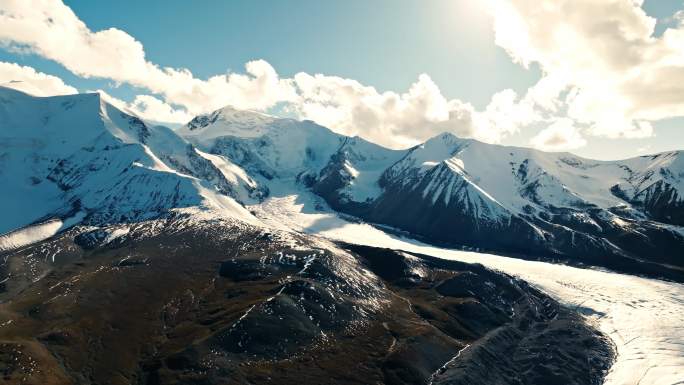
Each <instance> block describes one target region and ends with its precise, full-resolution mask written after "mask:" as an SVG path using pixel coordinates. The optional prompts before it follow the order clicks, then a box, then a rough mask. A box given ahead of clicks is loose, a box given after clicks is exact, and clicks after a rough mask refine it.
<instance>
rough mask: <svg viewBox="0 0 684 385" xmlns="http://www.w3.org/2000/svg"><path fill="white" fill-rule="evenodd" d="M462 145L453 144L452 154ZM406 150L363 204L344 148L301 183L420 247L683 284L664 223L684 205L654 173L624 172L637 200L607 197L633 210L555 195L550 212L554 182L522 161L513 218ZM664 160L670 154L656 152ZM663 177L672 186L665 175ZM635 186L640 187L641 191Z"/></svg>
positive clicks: (572, 162)
mask: <svg viewBox="0 0 684 385" xmlns="http://www.w3.org/2000/svg"><path fill="white" fill-rule="evenodd" d="M444 140H451V139H449V137H446V139H444ZM459 146H461V147H459ZM462 147H463V146H462V145H457V144H454V150H453V151H454V152H458V151H459V150H460V149H461V148H462ZM410 154H411V151H409V152H408V153H407V155H406V156H405V157H404V158H403V159H402V160H400V161H399V162H397V163H395V164H394V165H392V166H391V167H389V168H387V169H386V170H385V171H384V173H382V175H381V177H380V179H379V180H378V185H379V187H380V188H381V189H382V192H381V193H380V194H379V195H378V196H377V197H374V198H373V199H369V200H367V201H365V202H358V201H353V200H351V199H349V197H348V196H347V195H346V193H345V191H346V190H345V189H346V188H347V187H349V186H350V185H353V183H355V181H354V178H353V177H352V176H350V175H349V174H348V173H345V165H346V164H347V162H348V161H350V159H349V157H348V154H347V153H346V152H345V150H344V148H342V149H341V150H340V152H338V153H337V154H335V155H333V156H332V157H331V159H330V162H329V163H328V165H327V166H326V167H325V168H323V169H322V170H321V172H320V174H319V175H318V177H317V178H315V179H314V180H309V181H308V184H307V185H309V186H310V187H311V189H312V191H313V192H314V193H316V194H318V195H319V196H321V197H322V198H324V199H325V200H326V202H327V203H328V204H329V205H330V206H331V207H332V208H333V209H335V210H337V211H340V212H343V213H345V214H350V215H353V216H357V217H359V218H361V219H363V220H366V221H368V222H371V223H377V224H382V225H388V226H391V227H394V228H396V229H399V230H402V231H406V232H408V233H410V234H411V235H412V236H414V237H418V238H420V239H423V240H426V241H428V242H432V243H437V244H442V245H447V246H451V247H456V248H460V247H467V248H477V249H479V250H482V251H489V252H497V253H506V254H507V255H517V256H521V257H523V258H535V259H536V258H540V259H545V260H554V261H563V262H565V263H570V264H575V265H594V266H602V267H608V268H610V269H614V270H616V271H621V272H627V273H631V274H643V275H648V276H652V277H657V278H665V279H671V280H676V281H680V282H684V260H683V259H682V258H681V252H680V251H682V250H684V236H682V234H680V233H678V232H677V231H675V230H673V229H671V228H668V227H667V226H664V225H663V224H674V225H678V224H679V225H681V223H682V222H681V221H682V215H684V214H683V213H684V211H682V210H683V209H682V208H683V207H684V206H683V205H684V200H682V198H681V197H680V196H679V195H678V192H677V189H676V188H674V187H673V186H672V185H670V184H668V183H666V182H664V181H662V180H661V181H658V182H655V183H652V184H650V185H649V184H648V183H649V181H650V179H649V178H651V177H653V173H648V174H647V175H641V176H636V175H635V174H634V173H633V172H632V171H631V170H628V172H629V175H633V176H632V177H630V180H629V183H631V184H630V188H631V189H632V190H635V191H638V193H636V194H633V195H630V194H632V193H627V192H625V191H623V190H622V188H621V187H620V186H618V185H616V186H613V188H612V189H610V192H607V194H608V195H610V194H612V195H615V196H617V197H619V198H620V199H623V200H625V201H626V202H630V204H631V205H632V206H631V207H632V209H628V208H627V207H621V206H616V207H614V208H611V209H604V208H599V207H597V206H595V205H593V204H591V203H589V202H585V201H582V200H580V199H578V198H577V197H575V196H573V195H572V194H567V196H566V197H565V198H564V199H567V200H568V201H569V202H570V203H569V204H567V205H566V206H564V207H557V206H554V205H553V204H549V203H547V202H545V201H544V199H543V198H542V195H543V191H544V189H547V188H553V187H554V186H559V185H561V182H560V180H558V179H557V178H555V177H554V176H552V175H549V174H548V173H546V172H545V171H544V170H540V169H539V167H538V166H535V167H537V168H536V169H534V170H533V166H532V165H531V162H530V160H529V159H526V160H525V161H523V162H521V163H520V164H513V163H512V164H511V167H512V169H511V172H512V173H513V174H514V175H515V178H516V183H517V184H518V186H517V187H516V186H510V190H511V194H519V195H520V197H521V198H522V199H524V200H527V201H528V202H529V205H527V206H526V207H525V210H522V212H520V213H515V212H513V211H511V210H510V209H509V208H507V207H504V206H502V205H500V204H498V202H496V201H495V200H493V199H492V197H491V196H489V195H488V194H487V192H486V191H483V190H482V189H480V188H479V187H477V186H475V183H474V181H476V180H477V179H478V177H477V176H473V175H469V174H468V173H467V171H464V170H460V171H458V170H457V171H454V167H458V166H453V165H450V164H449V163H448V162H442V163H440V164H438V165H435V166H433V167H431V168H429V169H427V170H423V171H421V170H420V167H417V166H415V164H414V163H412V162H409V161H407V160H406V159H409V157H410ZM675 155H676V154H675ZM667 156H674V155H672V154H663V155H662V157H667ZM677 156H679V155H677ZM559 162H561V163H563V164H564V165H565V167H573V168H575V169H577V170H584V169H586V168H591V167H595V165H585V164H583V163H582V161H581V160H580V159H578V158H571V157H568V158H561V160H560V161H559ZM661 170H662V171H661V172H662V173H667V172H669V171H667V169H665V168H663V169H661ZM665 177H668V178H669V179H667V180H676V178H675V176H671V175H669V174H668V175H665V176H664V178H665ZM677 178H678V177H677ZM642 185H646V186H648V187H647V188H642V189H640V188H641V187H640V186H642ZM516 189H517V190H516ZM564 193H567V192H564ZM634 208H636V209H638V210H641V211H638V210H636V209H634ZM646 217H648V218H646Z"/></svg>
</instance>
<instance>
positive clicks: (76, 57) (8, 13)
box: [0, 0, 529, 147]
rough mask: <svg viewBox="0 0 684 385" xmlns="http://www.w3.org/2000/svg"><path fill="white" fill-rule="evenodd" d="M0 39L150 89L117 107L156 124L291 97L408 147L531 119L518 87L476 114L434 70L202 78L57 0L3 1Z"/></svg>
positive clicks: (314, 111)
mask: <svg viewBox="0 0 684 385" xmlns="http://www.w3.org/2000/svg"><path fill="white" fill-rule="evenodd" d="M0 44H1V45H3V46H4V47H5V48H8V49H11V50H21V51H23V52H32V53H36V54H39V55H41V56H43V57H46V58H48V59H51V60H54V61H56V62H58V63H60V64H62V65H63V66H64V67H66V68H67V69H69V70H70V71H71V72H73V73H74V74H77V75H79V76H82V77H86V78H88V77H96V78H104V79H111V80H114V81H115V82H118V83H127V84H130V85H133V86H136V87H140V88H144V89H147V90H149V91H150V93H152V94H156V95H159V96H160V97H161V99H159V98H157V97H155V96H151V95H141V96H138V97H137V98H136V99H135V100H134V101H133V102H132V103H125V102H123V101H119V102H120V107H122V108H126V109H127V110H129V111H132V112H134V113H136V114H138V115H140V116H141V117H143V118H146V119H153V120H157V121H159V120H162V121H169V122H182V121H185V120H187V119H188V118H189V117H190V116H191V115H196V114H199V113H204V112H208V111H211V110H214V109H217V108H221V107H223V106H225V105H232V106H234V107H236V108H241V109H256V110H265V109H268V108H270V107H272V106H274V105H276V104H277V103H286V105H287V106H288V108H290V109H291V110H292V111H294V112H295V113H296V114H298V116H300V117H301V118H306V119H312V120H315V121H317V122H318V123H321V124H323V125H326V126H329V127H330V128H332V129H334V130H336V131H338V132H341V133H344V134H349V135H360V136H363V137H365V138H367V139H371V140H374V141H377V142H379V143H382V144H385V145H389V146H393V147H405V146H407V145H412V144H415V143H416V142H418V141H420V140H424V139H426V138H427V137H430V136H432V135H436V134H438V133H440V132H443V131H449V132H453V133H455V134H457V135H461V136H467V137H475V138H478V139H482V140H486V141H490V142H496V141H500V140H501V138H502V137H504V136H505V135H508V134H511V133H513V132H515V131H516V130H517V129H518V127H519V125H520V124H522V123H524V122H525V121H527V120H529V117H527V116H525V115H526V114H528V111H526V110H525V109H524V108H521V106H522V105H519V104H517V101H516V100H515V99H517V95H515V93H512V91H504V92H502V93H499V94H497V95H495V96H494V97H493V100H492V104H491V105H490V107H489V108H487V110H486V111H484V112H478V111H476V110H475V109H474V108H473V106H472V105H470V104H468V103H465V102H462V101H460V100H449V99H447V98H446V97H444V96H443V95H442V93H441V92H440V90H439V88H438V87H437V85H436V84H435V83H434V82H433V81H432V79H430V77H429V76H427V75H421V76H420V77H419V79H418V80H417V81H416V82H415V83H414V84H413V85H412V86H411V87H410V89H409V90H408V91H406V92H404V93H397V92H378V91H377V90H375V89H374V88H373V87H368V86H365V85H362V84H360V83H359V82H357V81H355V80H351V79H343V78H339V77H334V76H325V75H309V74H306V73H300V74H297V75H296V76H295V77H294V78H292V79H282V78H280V76H279V75H278V73H277V72H276V71H275V69H274V68H273V67H272V66H271V65H270V64H269V63H267V62H266V61H263V60H255V61H251V62H248V63H247V64H246V66H245V73H244V74H238V73H230V74H222V75H216V76H212V77H210V78H208V79H197V78H196V77H194V75H193V74H192V73H191V72H190V71H189V70H187V69H176V68H168V67H160V66H158V65H157V64H154V63H152V62H150V61H148V60H147V59H146V56H145V50H144V48H143V45H142V44H141V43H140V42H139V41H137V40H136V39H134V38H133V37H132V36H130V35H128V34H127V33H126V32H124V31H121V30H119V29H116V28H110V29H106V30H102V31H91V30H90V29H89V28H88V27H87V26H86V25H85V23H83V22H82V21H81V20H80V19H79V18H78V17H77V16H76V15H75V14H74V12H73V11H72V10H71V9H70V8H69V7H67V6H66V5H64V4H63V3H62V2H61V1H59V0H42V1H40V2H39V3H32V2H26V1H22V0H7V1H3V2H2V3H1V4H0ZM162 99H163V100H162ZM172 106H179V107H180V108H174V107H172ZM507 114H513V115H514V116H513V117H509V116H507Z"/></svg>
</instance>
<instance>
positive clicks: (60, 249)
mask: <svg viewBox="0 0 684 385" xmlns="http://www.w3.org/2000/svg"><path fill="white" fill-rule="evenodd" d="M0 257H2V258H3V259H4V260H5V261H6V262H5V263H4V264H3V265H2V266H1V267H0V271H1V272H2V274H3V276H8V277H10V279H9V280H6V281H4V282H3V283H2V290H1V291H0V320H2V324H1V325H0V375H1V376H2V378H3V383H6V384H20V383H21V384H41V385H42V384H95V383H98V384H101V383H109V384H219V383H221V384H245V383H277V384H319V383H320V382H321V379H322V378H325V382H326V383H329V384H368V383H378V384H380V383H382V384H460V383H469V384H511V383H517V384H548V383H559V384H599V383H601V380H602V378H603V376H604V375H605V373H606V371H607V369H608V368H609V366H610V364H611V363H612V359H613V357H614V352H613V349H612V346H611V345H610V343H609V342H608V340H607V339H606V338H605V336H603V335H601V334H600V333H598V332H597V331H595V330H593V329H592V328H591V327H589V326H588V325H587V324H586V323H585V321H584V320H583V319H582V317H581V316H579V315H578V314H576V313H574V312H572V311H571V310H569V309H567V308H564V307H562V306H560V305H559V304H558V303H556V302H555V301H553V300H552V299H550V298H549V297H547V296H546V295H544V294H542V293H540V292H539V291H537V290H535V289H534V288H531V287H529V286H528V285H527V284H525V283H524V282H523V281H520V280H517V279H514V278H512V277H509V276H506V275H503V274H500V273H494V272H492V271H490V270H487V269H485V268H483V267H482V266H479V265H470V264H464V263H458V262H450V261H444V260H439V259H435V258H430V257H427V256H422V255H413V254H407V253H403V252H397V251H393V250H388V249H376V248H370V247H360V246H354V245H347V244H341V245H335V244H332V243H330V242H326V241H322V240H320V239H316V238H311V237H307V236H303V235H295V234H292V233H289V232H288V233H283V232H274V231H268V230H265V229H264V228H262V227H258V226H251V225H246V224H244V223H243V222H240V221H235V220H229V219H225V218H224V219H217V218H216V217H208V218H205V219H202V217H201V215H199V214H198V213H197V212H193V211H188V210H185V211H182V212H175V213H173V214H170V215H168V216H166V217H165V218H163V219H156V220H147V221H142V222H137V223H123V224H109V225H106V226H98V227H93V226H78V227H75V228H73V229H71V230H69V231H67V232H65V233H63V234H61V235H59V236H57V237H55V238H53V239H50V240H47V241H43V242H41V243H37V244H34V245H32V246H29V247H26V248H24V249H22V250H19V251H14V252H5V253H4V254H0ZM550 344H552V347H550ZM540 352H543V354H540Z"/></svg>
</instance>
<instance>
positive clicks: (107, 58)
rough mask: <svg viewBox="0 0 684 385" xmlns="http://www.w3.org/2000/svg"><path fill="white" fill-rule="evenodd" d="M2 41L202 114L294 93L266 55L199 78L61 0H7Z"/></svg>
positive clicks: (1, 10)
mask: <svg viewBox="0 0 684 385" xmlns="http://www.w3.org/2000/svg"><path fill="white" fill-rule="evenodd" d="M0 44H1V45H3V46H4V47H5V48H8V49H10V50H19V51H22V52H33V53H37V54H39V55H41V56H43V57H45V58H48V59H51V60H54V61H56V62H58V63H60V64H62V65H63V66H64V67H66V68H67V69H68V70H70V71H71V72H73V73H74V74H77V75H79V76H82V77H86V78H90V77H95V78H104V79H111V80H114V81H116V82H120V83H128V84H131V85H133V86H136V87H141V88H146V89H148V90H150V91H151V92H152V93H154V94H159V95H162V96H163V97H164V99H165V101H166V102H167V103H172V104H178V105H182V106H184V107H185V108H186V109H187V110H188V111H189V112H191V113H193V114H197V113H200V112H204V111H206V110H208V109H217V108H220V107H223V106H225V105H227V104H232V105H234V106H236V107H238V108H254V109H264V108H268V107H270V106H272V105H274V104H275V103H277V102H279V101H283V100H291V99H292V98H293V97H294V96H295V95H294V90H293V89H292V86H291V84H290V83H291V82H290V81H287V80H281V79H279V77H278V75H277V73H276V71H275V70H274V69H273V67H272V66H271V65H270V64H268V63H267V62H265V61H263V60H257V61H252V62H249V63H247V65H246V67H245V70H246V73H245V74H222V75H216V76H212V77H210V78H208V79H205V80H203V79H197V78H195V77H194V76H193V74H192V73H191V72H190V71H189V70H187V69H176V68H168V67H165V68H162V67H160V66H158V65H156V64H154V63H151V62H149V61H148V60H147V59H146V57H145V50H144V49H143V45H142V44H141V43H140V42H139V41H137V40H135V39H134V38H133V37H132V36H130V35H129V34H127V33H126V32H124V31H121V30H119V29H116V28H109V29H106V30H102V31H97V32H93V31H91V30H90V29H89V28H88V27H87V26H86V25H85V23H83V22H82V21H81V20H80V19H79V18H78V17H77V16H76V15H75V14H74V12H73V11H72V10H71V9H70V8H69V7H67V6H66V5H64V4H63V3H62V2H61V1H60V0H41V1H39V2H32V1H24V0H6V1H2V3H0Z"/></svg>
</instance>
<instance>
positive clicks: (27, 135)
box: [0, 88, 684, 280]
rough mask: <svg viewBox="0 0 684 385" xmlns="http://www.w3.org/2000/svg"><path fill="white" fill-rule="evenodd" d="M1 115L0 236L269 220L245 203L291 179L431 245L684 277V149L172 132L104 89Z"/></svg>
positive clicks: (276, 127)
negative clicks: (200, 213) (586, 149)
mask: <svg viewBox="0 0 684 385" xmlns="http://www.w3.org/2000/svg"><path fill="white" fill-rule="evenodd" d="M0 126H2V127H3V130H2V131H1V132H0V144H1V145H2V150H0V151H1V153H0V173H1V174H0V178H2V180H3V181H4V183H3V185H4V187H3V195H5V197H7V198H8V199H7V198H6V199H3V200H2V201H0V210H1V211H2V212H4V213H7V215H5V216H4V219H3V220H2V221H0V233H3V232H4V233H8V234H10V235H11V233H12V232H13V231H17V229H21V228H24V227H26V226H28V225H31V224H37V223H44V222H45V221H50V220H55V219H58V220H60V221H62V222H64V221H68V220H69V219H70V218H72V221H78V222H81V223H84V224H94V225H97V224H103V223H118V222H123V221H139V220H144V219H150V218H155V217H159V216H161V215H164V214H165V213H168V212H169V211H170V210H174V209H182V208H188V207H201V208H203V209H206V210H208V211H211V212H216V213H222V214H220V215H224V216H229V217H235V218H239V219H241V220H245V221H247V222H255V221H258V218H255V217H254V216H253V215H252V214H251V213H250V212H249V211H248V210H247V209H246V208H245V206H246V205H250V204H255V203H258V202H260V201H262V200H263V199H265V198H266V197H268V195H269V191H270V186H271V185H272V183H274V181H277V182H279V183H287V184H293V185H298V186H302V187H304V188H307V189H309V190H311V191H312V192H314V193H315V194H317V195H319V196H320V197H322V198H323V199H324V200H325V202H327V204H328V205H329V206H330V207H331V208H332V209H334V210H336V211H338V212H341V213H344V214H347V215H351V216H354V217H356V218H359V219H361V220H363V221H367V222H369V223H372V224H378V225H384V226H389V227H391V228H393V229H395V230H397V231H403V232H406V233H408V234H410V235H411V236H412V237H415V238H420V239H422V240H425V241H428V242H431V243H437V244H443V245H449V246H451V247H458V248H468V249H478V250H483V251H490V252H498V253H506V254H508V255H516V256H520V257H523V258H542V259H547V260H559V261H563V262H566V263H574V264H586V265H594V266H603V267H608V268H611V269H615V270H622V271H627V272H631V273H638V274H650V275H656V276H662V277H666V278H673V279H677V280H680V279H681V277H682V274H683V273H684V260H682V259H681V252H678V251H682V250H684V228H683V227H682V226H684V153H682V152H681V151H675V152H667V153H661V154H655V155H648V156H640V157H636V158H631V159H626V160H620V161H596V160H590V159H584V158H581V157H578V156H575V155H573V154H570V153H548V152H542V151H538V150H534V149H529V148H521V147H510V146H501V145H494V144H487V143H483V142H479V141H477V140H473V139H464V138H459V137H456V136H454V135H452V134H449V133H444V134H440V135H437V136H435V137H433V138H431V139H429V140H427V141H426V142H424V143H422V144H419V145H417V146H414V147H412V148H409V149H405V150H393V149H388V148H384V147H382V146H379V145H377V144H374V143H371V142H368V141H366V140H364V139H362V138H360V137H347V136H344V135H340V134H337V133H335V132H333V131H331V130H330V129H328V128H326V127H323V126H320V125H318V124H316V123H314V122H311V121H298V120H295V119H284V118H277V117H273V116H269V115H265V114H261V113H258V112H252V111H241V110H236V109H233V108H231V107H225V108H222V109H220V110H217V111H214V112H212V113H210V114H206V115H200V116H197V117H195V118H194V119H193V120H192V121H190V122H189V123H188V124H186V125H184V126H183V127H181V128H179V129H177V130H171V129H169V128H166V127H163V126H155V125H151V124H148V123H146V122H144V121H143V120H141V119H139V118H137V117H136V116H135V115H133V114H131V113H127V112H125V111H121V110H119V109H117V108H116V107H114V106H113V105H112V104H110V103H108V102H107V100H106V99H105V98H104V97H102V96H100V95H99V94H81V95H72V96H58V97H48V98H37V97H33V96H30V95H27V94H23V93H21V92H19V91H15V90H12V89H8V88H2V89H0ZM5 238H6V240H5V243H7V242H9V240H8V237H7V234H6V236H5ZM15 238H16V237H15ZM1 240H2V238H0V248H1V247H3V246H2V241H1Z"/></svg>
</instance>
